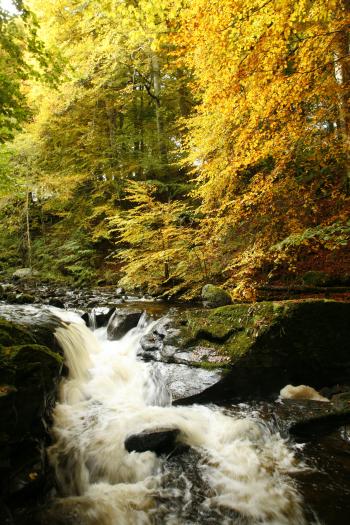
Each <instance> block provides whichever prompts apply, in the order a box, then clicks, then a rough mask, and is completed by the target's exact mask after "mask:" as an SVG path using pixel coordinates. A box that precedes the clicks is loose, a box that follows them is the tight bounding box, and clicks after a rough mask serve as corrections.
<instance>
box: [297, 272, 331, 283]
mask: <svg viewBox="0 0 350 525" xmlns="http://www.w3.org/2000/svg"><path fill="white" fill-rule="evenodd" d="M329 280H330V277H329V275H327V274H326V273H324V272H318V271H309V272H306V273H304V275H303V283H304V284H306V285H308V286H326V285H327V284H328V282H329Z"/></svg>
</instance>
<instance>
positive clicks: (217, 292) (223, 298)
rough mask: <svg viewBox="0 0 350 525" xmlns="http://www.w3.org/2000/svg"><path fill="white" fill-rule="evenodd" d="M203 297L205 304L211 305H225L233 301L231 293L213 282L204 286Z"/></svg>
mask: <svg viewBox="0 0 350 525" xmlns="http://www.w3.org/2000/svg"><path fill="white" fill-rule="evenodd" d="M202 299H203V301H204V304H205V305H206V306H210V307H217V306H225V305H227V304H231V303H232V298H231V296H230V294H229V293H228V292H226V291H225V290H223V289H222V288H220V287H219V286H214V285H213V284H206V285H205V286H203V288H202Z"/></svg>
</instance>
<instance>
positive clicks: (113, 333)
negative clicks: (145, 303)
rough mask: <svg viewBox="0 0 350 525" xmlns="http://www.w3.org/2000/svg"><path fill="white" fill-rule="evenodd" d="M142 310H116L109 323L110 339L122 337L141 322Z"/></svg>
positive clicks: (108, 334) (108, 333)
mask: <svg viewBox="0 0 350 525" xmlns="http://www.w3.org/2000/svg"><path fill="white" fill-rule="evenodd" d="M142 313H143V311H142V310H135V309H131V308H130V309H127V308H124V309H123V310H122V309H118V310H116V311H115V312H114V314H113V315H112V317H111V318H110V320H109V322H108V325H107V337H108V339H110V340H115V339H121V338H122V337H123V336H124V335H125V334H126V333H127V332H128V331H129V330H131V329H132V328H135V326H137V323H138V322H139V320H140V318H141V315H142Z"/></svg>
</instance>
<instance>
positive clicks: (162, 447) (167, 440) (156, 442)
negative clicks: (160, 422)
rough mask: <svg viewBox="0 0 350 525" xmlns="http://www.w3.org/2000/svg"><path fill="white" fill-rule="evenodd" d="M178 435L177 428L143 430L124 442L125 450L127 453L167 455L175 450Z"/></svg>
mask: <svg viewBox="0 0 350 525" xmlns="http://www.w3.org/2000/svg"><path fill="white" fill-rule="evenodd" d="M179 434H180V431H179V429H177V428H156V429H153V430H145V431H144V432H141V433H140V434H134V435H132V436H129V437H128V438H127V439H126V440H125V448H126V450H127V451H128V452H133V451H134V452H146V451H147V450H150V451H151V452H155V453H156V454H158V455H160V454H169V453H170V452H172V451H173V450H174V449H175V447H176V441H177V438H178V436H179Z"/></svg>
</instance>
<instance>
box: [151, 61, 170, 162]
mask: <svg viewBox="0 0 350 525" xmlns="http://www.w3.org/2000/svg"><path fill="white" fill-rule="evenodd" d="M151 63H152V77H153V89H154V96H155V98H156V125H157V138H158V149H159V154H160V159H161V161H162V165H163V166H166V165H167V164H168V152H167V147H166V144H165V142H164V122H163V118H162V114H161V109H160V108H161V105H160V92H161V84H160V66H159V59H158V56H157V55H156V54H155V53H152V57H151Z"/></svg>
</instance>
